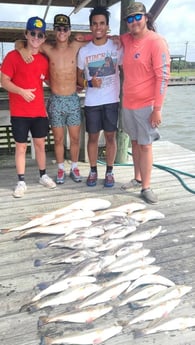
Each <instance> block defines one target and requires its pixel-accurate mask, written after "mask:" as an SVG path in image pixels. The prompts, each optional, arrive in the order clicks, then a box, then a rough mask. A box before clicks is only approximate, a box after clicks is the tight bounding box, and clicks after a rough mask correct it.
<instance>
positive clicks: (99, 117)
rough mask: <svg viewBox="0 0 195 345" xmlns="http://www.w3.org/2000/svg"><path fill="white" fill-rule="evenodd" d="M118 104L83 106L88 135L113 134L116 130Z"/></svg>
mask: <svg viewBox="0 0 195 345" xmlns="http://www.w3.org/2000/svg"><path fill="white" fill-rule="evenodd" d="M118 113H119V103H118V102H117V103H110V104H103V105H96V106H85V118H86V131H87V132H88V133H98V132H99V131H101V130H104V131H105V132H115V131H116V130H117V123H118Z"/></svg>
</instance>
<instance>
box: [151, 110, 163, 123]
mask: <svg viewBox="0 0 195 345" xmlns="http://www.w3.org/2000/svg"><path fill="white" fill-rule="evenodd" d="M161 120H162V117H161V110H159V109H155V108H154V109H153V111H152V113H151V115H150V120H149V121H150V123H151V126H152V128H155V127H158V126H159V125H160V124H161Z"/></svg>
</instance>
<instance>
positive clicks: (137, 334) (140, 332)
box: [133, 329, 144, 338]
mask: <svg viewBox="0 0 195 345" xmlns="http://www.w3.org/2000/svg"><path fill="white" fill-rule="evenodd" d="M133 336H134V338H141V337H143V336H144V332H143V330H142V329H135V330H134V331H133Z"/></svg>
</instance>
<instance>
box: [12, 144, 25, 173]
mask: <svg viewBox="0 0 195 345" xmlns="http://www.w3.org/2000/svg"><path fill="white" fill-rule="evenodd" d="M26 149H27V144H26V143H18V142H16V152H15V163H16V171H17V174H18V175H19V174H21V175H22V174H23V175H24V173H25V164H26Z"/></svg>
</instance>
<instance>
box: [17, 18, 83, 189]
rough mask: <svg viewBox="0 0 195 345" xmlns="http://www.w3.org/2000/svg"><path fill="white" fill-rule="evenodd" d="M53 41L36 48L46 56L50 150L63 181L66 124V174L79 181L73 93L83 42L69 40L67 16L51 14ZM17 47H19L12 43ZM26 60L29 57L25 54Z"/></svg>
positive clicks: (77, 107) (78, 125)
mask: <svg viewBox="0 0 195 345" xmlns="http://www.w3.org/2000/svg"><path fill="white" fill-rule="evenodd" d="M54 32H55V38H56V41H55V44H54V45H51V44H48V43H43V44H42V45H41V48H40V51H41V52H42V53H44V54H45V55H47V57H48V58H49V73H50V88H51V92H52V93H51V95H50V97H49V100H48V105H47V111H48V115H49V120H50V124H51V128H52V132H53V135H54V150H55V156H56V161H57V164H58V172H57V177H56V183H58V184H62V183H64V181H65V177H66V174H65V166H64V129H65V126H67V127H68V132H69V137H70V156H71V169H70V177H71V178H72V179H73V181H75V182H81V181H82V178H81V176H80V172H79V169H78V157H79V150H80V128H81V107H80V99H79V96H78V95H77V93H76V87H77V74H76V67H77V63H76V57H77V53H78V50H79V48H80V47H81V46H82V45H83V44H84V42H81V41H79V40H74V41H72V42H71V43H70V40H69V38H70V35H71V23H70V18H69V17H68V16H66V15H64V14H57V15H56V16H55V17H54ZM16 47H17V48H18V49H20V48H21V46H19V42H18V45H17V44H16ZM20 52H21V54H22V56H23V58H24V59H25V61H26V62H28V63H30V62H31V61H32V59H33V57H29V56H28V57H25V56H24V54H23V50H22V49H21V50H20Z"/></svg>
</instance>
